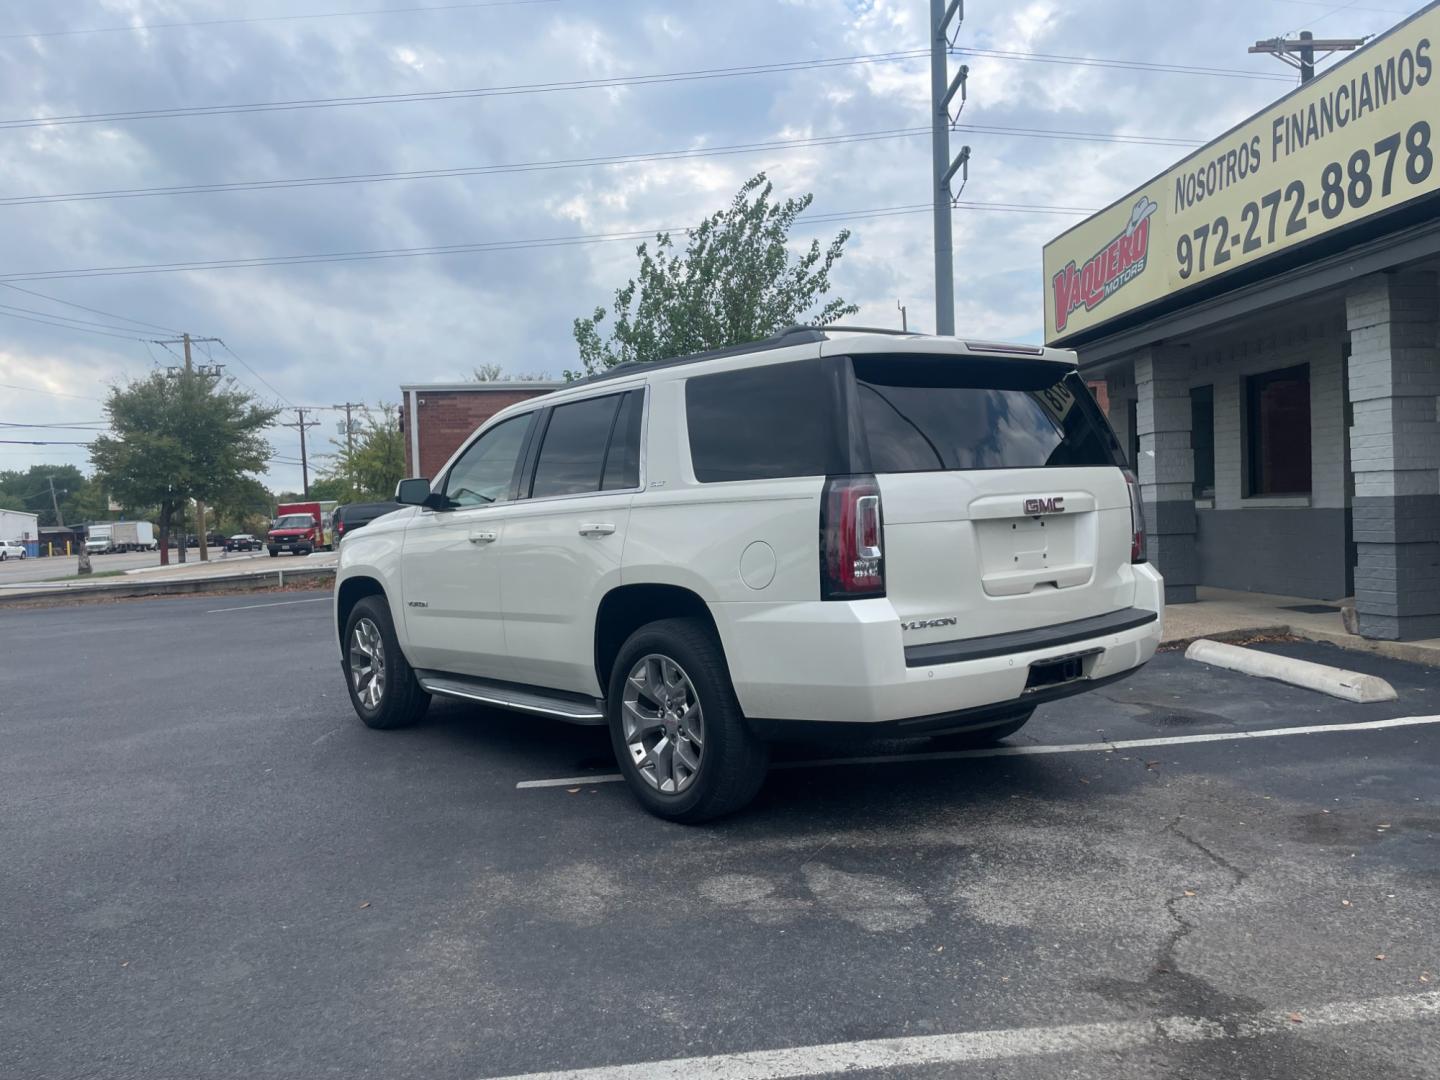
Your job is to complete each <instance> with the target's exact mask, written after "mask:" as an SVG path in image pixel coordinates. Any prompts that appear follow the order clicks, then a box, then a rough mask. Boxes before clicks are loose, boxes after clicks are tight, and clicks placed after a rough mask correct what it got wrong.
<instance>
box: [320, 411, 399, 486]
mask: <svg viewBox="0 0 1440 1080" xmlns="http://www.w3.org/2000/svg"><path fill="white" fill-rule="evenodd" d="M332 442H333V443H334V445H335V454H334V456H333V461H332V464H331V465H330V466H329V467H328V468H327V469H326V471H325V476H326V479H328V480H338V481H340V482H341V484H342V490H343V493H342V494H340V495H338V496H336V497H337V498H339V499H342V500H344V499H347V498H349V499H352V500H354V499H372V500H381V499H391V498H394V496H395V485H396V484H398V483H399V482H400V481H401V480H402V479H403V478H404V476H405V436H404V434H403V433H402V432H401V430H400V410H399V409H398V407H397V406H395V405H392V404H390V403H389V402H384V401H382V402H380V403H379V404H378V405H376V406H375V408H373V409H371V408H368V407H367V408H366V409H364V410H363V411H362V413H361V420H360V430H359V431H357V432H356V433H355V434H354V435H353V436H352V437H351V439H349V440H346V439H334V440H332ZM310 490H311V491H314V490H315V485H313V484H312V485H311V488H310Z"/></svg>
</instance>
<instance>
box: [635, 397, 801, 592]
mask: <svg viewBox="0 0 1440 1080" xmlns="http://www.w3.org/2000/svg"><path fill="white" fill-rule="evenodd" d="M651 394H652V401H653V407H652V410H651V420H650V441H649V446H648V448H647V449H648V455H647V485H646V488H645V490H644V491H642V492H641V493H640V494H638V495H636V496H635V499H634V501H633V502H632V503H631V505H630V529H629V533H628V534H627V536H626V541H625V552H624V563H623V569H622V580H623V581H624V582H625V583H626V584H631V583H655V584H665V585H678V586H681V587H683V588H688V589H690V590H691V591H693V592H695V593H696V594H697V595H699V596H700V597H701V599H703V600H705V601H707V602H708V603H736V602H747V601H749V602H767V603H773V602H776V601H787V600H814V599H816V598H817V597H818V596H819V588H820V584H819V583H820V570H819V553H818V552H819V539H818V537H819V521H820V492H821V489H822V488H823V487H824V484H825V481H824V478H823V477H794V478H787V479H781V480H742V481H734V482H727V483H714V484H701V483H700V482H698V481H697V480H696V479H695V474H694V471H693V469H692V468H691V465H690V445H689V440H688V438H687V436H686V434H685V433H686V430H687V429H686V425H685V381H684V380H683V379H667V380H664V381H662V382H657V383H656V384H655V385H653V386H652V389H651ZM752 545H757V546H756V547H755V548H753V549H752V550H751V551H750V555H749V556H748V557H747V556H746V550H747V548H751V546H752ZM766 548H768V551H766V550H764V549H766ZM742 559H745V560H746V563H747V566H750V567H752V568H758V571H756V572H752V573H751V574H750V575H749V576H750V577H751V580H752V582H758V581H760V580H762V579H763V578H764V577H765V574H764V573H763V572H761V571H763V570H764V567H765V566H766V564H767V563H768V562H771V561H773V564H774V570H773V574H770V575H769V580H768V582H767V583H765V584H764V585H763V586H762V587H759V588H757V587H755V585H754V584H746V581H745V579H744V577H742V575H741V561H742Z"/></svg>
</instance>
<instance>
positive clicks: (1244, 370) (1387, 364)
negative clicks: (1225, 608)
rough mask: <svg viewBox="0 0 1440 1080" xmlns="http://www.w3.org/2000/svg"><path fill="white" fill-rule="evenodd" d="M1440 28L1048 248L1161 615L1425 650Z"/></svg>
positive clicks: (1431, 584) (1434, 430)
mask: <svg viewBox="0 0 1440 1080" xmlns="http://www.w3.org/2000/svg"><path fill="white" fill-rule="evenodd" d="M1437 34H1440V5H1436V4H1431V5H1430V6H1428V7H1427V8H1425V9H1424V10H1422V11H1421V12H1420V13H1419V14H1417V15H1415V16H1413V17H1411V18H1410V19H1408V20H1406V21H1405V22H1403V23H1401V24H1399V25H1398V26H1396V27H1394V28H1393V29H1392V30H1390V31H1389V32H1387V33H1386V34H1383V35H1381V36H1380V37H1378V38H1376V39H1375V40H1373V41H1372V42H1371V43H1370V44H1368V45H1367V46H1366V47H1365V48H1363V49H1361V50H1358V51H1357V52H1355V53H1353V54H1351V55H1350V56H1349V57H1348V58H1347V59H1345V60H1344V61H1341V62H1340V63H1337V64H1334V65H1332V66H1331V67H1330V68H1328V69H1327V70H1326V71H1325V72H1324V73H1323V74H1321V75H1319V76H1318V77H1316V78H1315V79H1313V80H1312V81H1311V82H1309V83H1306V84H1304V85H1302V86H1300V87H1299V88H1297V89H1296V90H1294V91H1292V92H1291V93H1289V94H1287V95H1286V96H1285V97H1283V98H1281V99H1280V100H1279V101H1278V102H1276V103H1275V104H1274V105H1272V106H1271V107H1270V108H1268V109H1266V110H1263V111H1262V112H1260V113H1257V114H1256V115H1255V116H1254V117H1251V118H1250V119H1249V120H1246V121H1244V122H1243V123H1241V124H1239V125H1237V126H1236V127H1234V128H1232V129H1231V130H1230V131H1228V132H1226V133H1225V134H1223V135H1221V136H1220V137H1219V138H1218V139H1216V140H1215V141H1214V142H1212V143H1210V144H1208V145H1207V146H1205V147H1202V148H1201V149H1199V150H1197V151H1195V152H1194V153H1193V154H1191V155H1190V156H1188V157H1186V158H1184V159H1183V160H1181V161H1180V162H1179V163H1178V164H1177V165H1175V166H1174V167H1173V168H1172V169H1169V170H1167V171H1166V172H1164V173H1161V174H1160V175H1159V176H1157V177H1154V178H1153V179H1151V180H1150V181H1148V182H1147V183H1145V184H1143V185H1141V186H1140V187H1138V188H1136V189H1134V190H1133V191H1131V192H1130V193H1129V194H1127V195H1125V196H1124V197H1123V198H1121V199H1120V200H1118V201H1117V202H1116V203H1114V204H1112V205H1111V206H1110V207H1108V208H1107V209H1105V210H1101V211H1100V212H1099V213H1097V214H1095V215H1093V216H1092V217H1090V218H1088V219H1086V220H1085V221H1083V222H1081V223H1080V224H1079V225H1077V226H1075V227H1074V228H1072V229H1070V230H1067V231H1066V232H1065V233H1062V234H1061V235H1060V236H1058V237H1056V238H1055V240H1053V241H1052V242H1051V243H1050V244H1049V245H1047V246H1046V249H1045V283H1046V296H1045V306H1046V312H1045V319H1046V340H1047V342H1048V343H1050V344H1054V345H1061V346H1065V347H1069V348H1073V349H1075V350H1076V351H1077V353H1078V354H1079V357H1080V366H1081V370H1082V372H1083V373H1084V375H1085V377H1086V379H1087V380H1103V381H1104V382H1105V384H1106V389H1107V391H1108V397H1109V414H1110V418H1111V422H1112V423H1113V425H1114V426H1115V428H1116V432H1117V434H1118V435H1119V436H1120V437H1121V439H1122V441H1123V443H1124V444H1125V445H1126V446H1127V447H1128V450H1129V456H1130V460H1131V463H1132V465H1133V466H1134V468H1135V471H1136V473H1137V474H1138V476H1139V479H1140V484H1141V490H1142V495H1143V499H1144V502H1145V510H1146V515H1147V520H1148V523H1149V527H1150V554H1151V557H1152V559H1153V560H1154V561H1155V562H1156V564H1157V565H1158V566H1159V568H1160V570H1161V572H1162V573H1163V574H1164V575H1165V585H1166V599H1167V600H1168V601H1169V602H1171V603H1184V602H1186V601H1190V600H1194V599H1195V597H1196V588H1197V586H1214V587H1219V588H1230V589H1244V590H1249V591H1255V592H1266V593H1276V594H1281V595H1287V596H1296V597H1305V598H1312V599H1323V600H1331V601H1338V600H1341V599H1342V598H1349V597H1351V596H1353V597H1354V606H1355V612H1356V616H1357V622H1358V629H1359V632H1360V633H1361V634H1363V635H1365V636H1367V637H1374V638H1386V639H1415V638H1424V637H1434V636H1440V423H1437V418H1440V412H1437V400H1440V167H1437V163H1436V160H1435V159H1436V156H1437V154H1440V140H1437V141H1436V142H1435V143H1434V144H1432V142H1431V137H1432V136H1431V124H1432V122H1433V118H1434V117H1437V116H1440V78H1431V77H1430V76H1429V73H1428V72H1429V69H1428V67H1427V69H1426V72H1427V74H1426V75H1425V78H1424V80H1423V81H1421V80H1420V79H1419V78H1418V77H1412V76H1414V72H1415V68H1414V67H1413V65H1414V64H1415V63H1416V60H1415V57H1416V55H1417V54H1416V49H1417V48H1418V49H1421V51H1422V53H1423V52H1424V50H1425V49H1426V48H1428V44H1427V43H1428V40H1430V39H1434V38H1435V37H1436V35H1437ZM1397 72H1407V73H1409V74H1408V75H1407V79H1406V80H1398V76H1396V77H1395V78H1392V77H1391V76H1392V74H1394V73H1397ZM1397 80H1398V81H1397ZM1362 101H1363V102H1365V103H1367V104H1366V106H1365V109H1364V112H1363V113H1361V112H1360V111H1359V110H1360V109H1361V105H1360V104H1359V103H1360V102H1362ZM1337 110H1338V111H1337ZM1327 118H1329V119H1327ZM1332 121H1333V122H1332ZM1317 133H1318V134H1317ZM1387 162H1388V164H1387Z"/></svg>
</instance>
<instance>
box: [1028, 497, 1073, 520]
mask: <svg viewBox="0 0 1440 1080" xmlns="http://www.w3.org/2000/svg"><path fill="white" fill-rule="evenodd" d="M1064 512H1065V496H1063V495H1051V496H1050V497H1049V498H1048V499H1026V500H1025V513H1027V514H1030V515H1032V516H1034V515H1037V514H1063V513H1064Z"/></svg>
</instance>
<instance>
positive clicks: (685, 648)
mask: <svg viewBox="0 0 1440 1080" xmlns="http://www.w3.org/2000/svg"><path fill="white" fill-rule="evenodd" d="M652 654H653V655H657V656H662V657H666V658H669V659H670V660H672V661H673V662H674V663H675V664H678V665H679V667H680V669H681V670H682V673H683V674H684V675H685V676H686V677H687V678H688V679H689V681H690V684H691V688H692V689H693V692H694V696H695V698H696V700H697V701H698V703H699V705H700V710H701V717H702V724H703V736H702V738H703V741H702V744H701V752H700V757H699V768H698V769H697V770H695V771H694V773H693V774H692V775H691V778H690V779H689V781H688V783H687V785H686V786H685V787H684V788H683V790H680V791H678V792H676V793H668V792H663V791H660V790H659V789H658V788H657V787H656V786H655V785H654V784H653V783H652V782H651V781H650V780H648V779H647V778H646V775H645V774H644V773H643V772H642V769H641V768H640V766H639V765H637V764H636V762H635V759H634V757H633V756H632V754H631V751H630V747H629V745H627V743H626V739H625V731H624V728H623V719H622V717H623V711H624V695H625V688H626V681H627V678H628V676H629V674H630V671H631V669H632V668H633V667H634V666H635V665H636V664H637V663H638V662H639V661H640V660H641V659H642V658H644V657H646V656H649V655H652ZM609 689H610V692H609V694H608V696H607V698H606V701H607V708H608V711H609V719H610V742H611V745H612V746H613V747H614V750H615V758H616V760H617V761H618V762H619V763H620V771H621V773H622V774H623V775H624V777H625V780H626V782H627V783H628V784H629V785H630V790H631V792H633V793H634V795H635V797H636V798H637V799H638V800H639V801H640V804H641V805H642V806H644V807H645V809H647V810H649V811H650V812H651V813H652V814H654V815H656V816H657V817H662V818H665V819H666V820H668V821H677V822H681V823H683V824H687V825H693V824H698V823H699V822H702V821H711V820H713V819H715V818H718V817H723V816H724V815H726V814H731V813H734V812H735V811H736V810H739V809H740V808H741V807H743V806H745V805H746V804H747V803H749V802H750V800H752V799H753V798H755V795H756V794H757V793H758V792H759V790H760V787H761V785H762V784H763V783H764V782H765V769H766V766H767V765H768V764H769V760H770V751H769V747H767V746H766V745H765V744H764V743H763V742H761V741H760V740H759V739H757V738H756V737H755V736H754V734H753V733H751V731H750V728H749V726H748V725H747V724H746V723H745V717H744V714H743V713H741V711H740V703H739V702H738V701H737V700H736V699H735V689H734V687H733V686H732V685H731V682H730V671H729V668H728V667H727V666H726V664H725V654H724V651H723V650H722V649H721V647H720V641H719V639H718V638H717V637H716V636H715V631H714V630H713V629H712V628H711V627H710V626H708V625H707V624H706V623H704V622H702V621H701V620H699V619H662V620H660V621H658V622H653V623H649V624H647V625H645V626H642V627H641V628H640V629H639V630H636V631H635V632H634V633H633V634H631V635H630V637H629V639H628V640H627V641H626V642H625V644H624V645H623V646H622V647H621V649H620V653H619V655H618V656H617V657H616V658H615V666H614V668H613V669H612V670H611V673H610V687H609Z"/></svg>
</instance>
